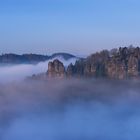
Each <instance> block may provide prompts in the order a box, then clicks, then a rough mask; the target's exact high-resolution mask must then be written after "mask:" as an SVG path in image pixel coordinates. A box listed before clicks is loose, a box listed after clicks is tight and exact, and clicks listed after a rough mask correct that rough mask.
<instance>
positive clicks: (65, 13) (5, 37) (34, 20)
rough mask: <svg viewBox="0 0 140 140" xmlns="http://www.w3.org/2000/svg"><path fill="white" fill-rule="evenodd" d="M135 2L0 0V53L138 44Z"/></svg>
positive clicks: (139, 24) (138, 13)
mask: <svg viewBox="0 0 140 140" xmlns="http://www.w3.org/2000/svg"><path fill="white" fill-rule="evenodd" d="M139 7H140V1H139V0H0V53H9V52H12V53H20V54H21V53H41V54H51V53H54V52H69V53H73V54H78V55H87V54H90V53H92V52H95V51H98V50H101V49H111V48H115V47H120V46H128V45H130V44H134V45H135V46H140V8H139Z"/></svg>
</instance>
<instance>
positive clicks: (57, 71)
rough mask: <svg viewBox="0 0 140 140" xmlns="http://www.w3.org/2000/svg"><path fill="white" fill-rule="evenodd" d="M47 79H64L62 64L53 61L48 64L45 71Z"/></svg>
mask: <svg viewBox="0 0 140 140" xmlns="http://www.w3.org/2000/svg"><path fill="white" fill-rule="evenodd" d="M47 75H48V77H50V78H51V77H60V78H64V76H65V67H64V65H63V63H61V62H60V61H59V60H57V59H56V60H54V61H53V62H49V64H48V71H47Z"/></svg>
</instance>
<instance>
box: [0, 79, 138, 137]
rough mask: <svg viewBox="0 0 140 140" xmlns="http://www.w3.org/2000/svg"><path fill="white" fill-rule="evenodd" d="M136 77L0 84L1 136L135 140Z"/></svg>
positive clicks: (136, 109)
mask: <svg viewBox="0 0 140 140" xmlns="http://www.w3.org/2000/svg"><path fill="white" fill-rule="evenodd" d="M139 85H140V82H139V81H136V80H131V81H113V80H99V79H98V80H97V79H91V80H88V79H63V80H62V79H59V80H58V79H57V80H56V79H54V80H46V81H33V80H29V81H27V80H24V81H20V82H19V81H18V82H11V83H1V84H0V139H1V140H19V139H20V140H46V139H47V140H66V139H67V140H93V139H94V140H118V139H119V140H132V139H135V140H139V138H140V134H139V128H140V110H139V108H140V86H139Z"/></svg>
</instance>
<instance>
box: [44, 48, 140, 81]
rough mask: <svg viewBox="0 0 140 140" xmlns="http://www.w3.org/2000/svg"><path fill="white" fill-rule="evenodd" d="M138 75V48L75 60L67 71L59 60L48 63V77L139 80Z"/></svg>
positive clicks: (139, 62)
mask: <svg viewBox="0 0 140 140" xmlns="http://www.w3.org/2000/svg"><path fill="white" fill-rule="evenodd" d="M139 73H140V48H138V47H137V48H134V47H129V48H127V47H124V48H119V49H115V51H107V50H103V51H101V52H99V53H95V54H92V55H90V56H89V57H87V58H86V59H80V60H77V61H76V63H75V64H74V65H72V64H70V65H69V66H68V68H67V69H65V68H64V65H63V63H61V62H60V61H59V60H55V61H54V62H50V63H49V66H48V72H47V75H48V77H65V76H66V77H88V78H93V77H94V78H111V79H127V78H139Z"/></svg>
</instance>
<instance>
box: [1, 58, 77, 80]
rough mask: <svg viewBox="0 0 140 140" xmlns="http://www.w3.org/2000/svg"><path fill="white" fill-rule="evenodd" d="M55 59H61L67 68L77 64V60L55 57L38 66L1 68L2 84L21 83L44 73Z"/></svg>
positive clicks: (20, 65) (6, 66)
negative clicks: (29, 77) (71, 64)
mask: <svg viewBox="0 0 140 140" xmlns="http://www.w3.org/2000/svg"><path fill="white" fill-rule="evenodd" d="M54 59H59V60H60V61H61V62H63V64H64V66H65V67H67V66H68V65H69V64H70V63H73V64H74V63H75V61H76V60H77V58H71V59H69V60H65V59H64V58H63V57H55V58H53V59H49V60H48V61H45V62H40V63H38V64H36V65H33V64H17V65H5V66H3V65H2V66H0V83H6V82H13V81H20V80H23V79H25V78H26V77H28V76H32V75H33V74H40V73H44V72H46V71H47V69H48V62H49V61H53V60H54Z"/></svg>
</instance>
